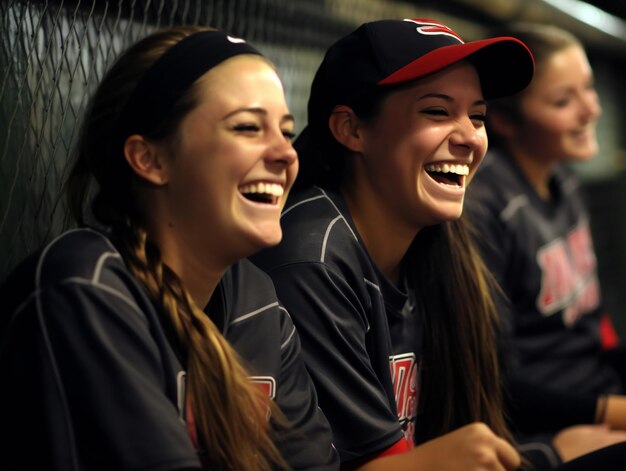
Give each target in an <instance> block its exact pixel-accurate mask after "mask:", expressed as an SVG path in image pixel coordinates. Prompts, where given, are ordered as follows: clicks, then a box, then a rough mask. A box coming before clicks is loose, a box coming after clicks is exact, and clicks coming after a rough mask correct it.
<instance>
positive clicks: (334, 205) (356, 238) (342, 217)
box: [316, 187, 359, 240]
mask: <svg viewBox="0 0 626 471" xmlns="http://www.w3.org/2000/svg"><path fill="white" fill-rule="evenodd" d="M316 188H318V189H319V190H320V191H321V192H322V194H323V195H324V197H325V198H326V199H327V200H328V202H329V203H330V204H331V205H332V207H333V208H335V211H337V214H339V216H341V219H343V220H344V222H345V223H346V226H347V227H348V230H349V231H350V233H351V234H352V237H354V239H355V240H359V238H358V237H357V236H356V234H355V233H354V231H353V230H352V227H350V224H348V221H346V218H345V217H344V216H343V214H342V213H341V211H339V208H338V207H337V205H336V204H335V202H334V201H333V200H332V199H331V198H330V196H328V194H327V193H326V192H325V191H324V190H322V189H321V188H319V187H316Z"/></svg>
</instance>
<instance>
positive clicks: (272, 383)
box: [250, 376, 276, 399]
mask: <svg viewBox="0 0 626 471" xmlns="http://www.w3.org/2000/svg"><path fill="white" fill-rule="evenodd" d="M250 381H252V382H253V383H254V384H256V385H257V386H258V387H259V388H261V390H263V391H264V392H265V393H266V394H267V397H269V398H270V399H276V380H275V379H274V378H273V377H271V376H250Z"/></svg>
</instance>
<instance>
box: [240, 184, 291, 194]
mask: <svg viewBox="0 0 626 471" xmlns="http://www.w3.org/2000/svg"><path fill="white" fill-rule="evenodd" d="M239 191H240V192H241V193H260V194H265V195H272V196H283V193H284V192H285V190H284V188H283V187H282V185H279V184H278V183H263V182H259V183H250V184H248V185H243V186H241V187H239Z"/></svg>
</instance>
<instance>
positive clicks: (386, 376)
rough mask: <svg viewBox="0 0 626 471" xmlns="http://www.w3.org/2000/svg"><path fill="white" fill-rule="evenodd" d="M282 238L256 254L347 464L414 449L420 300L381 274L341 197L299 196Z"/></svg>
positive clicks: (284, 218) (288, 213) (284, 224)
mask: <svg viewBox="0 0 626 471" xmlns="http://www.w3.org/2000/svg"><path fill="white" fill-rule="evenodd" d="M281 225H282V228H283V241H282V242H281V243H280V244H279V245H278V246H276V247H272V248H270V249H266V250H264V251H262V252H260V253H259V254H257V255H255V256H254V257H253V261H254V262H255V263H257V264H258V265H259V266H260V267H261V268H263V269H264V270H266V271H267V272H268V273H269V274H270V275H271V277H272V279H273V280H274V284H275V286H276V290H277V293H278V297H279V298H280V300H281V302H282V303H283V304H284V305H285V306H286V307H287V309H288V310H289V312H290V313H291V315H292V317H293V320H294V323H295V324H296V327H297V328H298V332H299V333H300V337H301V339H302V345H303V351H304V357H305V362H306V364H307V366H308V368H309V371H310V373H311V377H312V378H313V381H314V382H315V385H316V388H317V391H318V394H319V398H320V405H321V407H322V409H323V410H324V413H325V414H326V416H327V417H328V419H329V421H330V423H331V427H332V429H333V434H334V439H335V445H336V446H337V448H338V450H339V454H340V456H341V461H342V462H348V461H351V460H354V459H357V458H360V457H364V456H368V455H371V454H374V453H377V452H381V451H383V450H385V449H386V448H388V447H390V446H391V445H393V444H395V443H396V442H398V441H399V440H401V439H402V438H403V436H405V437H406V438H408V439H409V442H410V443H412V440H413V430H414V427H415V417H416V409H417V407H416V404H417V397H418V391H417V388H418V377H419V364H420V361H419V360H420V358H421V336H420V333H421V329H420V327H419V323H420V321H419V316H418V315H417V313H416V309H415V305H414V303H413V302H412V299H413V298H412V296H411V294H410V293H409V291H408V290H406V289H404V290H403V289H398V288H397V287H396V286H394V285H393V284H392V283H390V282H389V281H388V280H387V279H386V278H385V276H384V275H383V274H382V273H381V272H380V271H379V270H378V269H377V267H376V266H375V264H374V263H373V261H372V260H371V258H370V257H369V255H368V254H367V251H366V250H365V248H364V245H363V242H362V240H361V239H360V237H359V235H358V233H357V231H356V228H355V226H354V224H353V222H352V220H351V217H350V214H349V212H348V210H347V208H346V206H345V203H344V201H343V200H342V198H341V197H340V196H339V195H337V194H333V193H329V192H326V191H323V190H321V189H317V188H314V189H311V190H310V191H306V192H303V193H301V194H299V195H295V197H293V198H291V199H290V201H289V202H288V203H287V207H286V209H285V210H284V212H283V216H282V219H281Z"/></svg>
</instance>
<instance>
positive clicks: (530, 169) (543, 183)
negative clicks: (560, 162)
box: [511, 149, 554, 201]
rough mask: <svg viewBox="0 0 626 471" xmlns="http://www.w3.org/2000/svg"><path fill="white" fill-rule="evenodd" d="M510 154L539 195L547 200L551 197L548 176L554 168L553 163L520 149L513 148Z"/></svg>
mask: <svg viewBox="0 0 626 471" xmlns="http://www.w3.org/2000/svg"><path fill="white" fill-rule="evenodd" d="M511 155H512V156H513V159H514V160H515V162H516V164H517V166H518V167H519V168H520V169H521V171H522V173H523V174H524V176H525V177H526V179H527V180H528V181H529V182H530V184H531V186H532V187H533V188H534V189H535V191H536V192H537V194H538V195H539V197H540V198H541V199H543V200H546V201H547V200H549V199H550V198H551V195H550V177H551V175H552V172H553V170H554V163H553V162H551V161H546V160H542V159H541V158H537V157H535V156H532V155H529V154H526V153H525V152H524V151H522V150H515V149H513V150H512V151H511Z"/></svg>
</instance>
